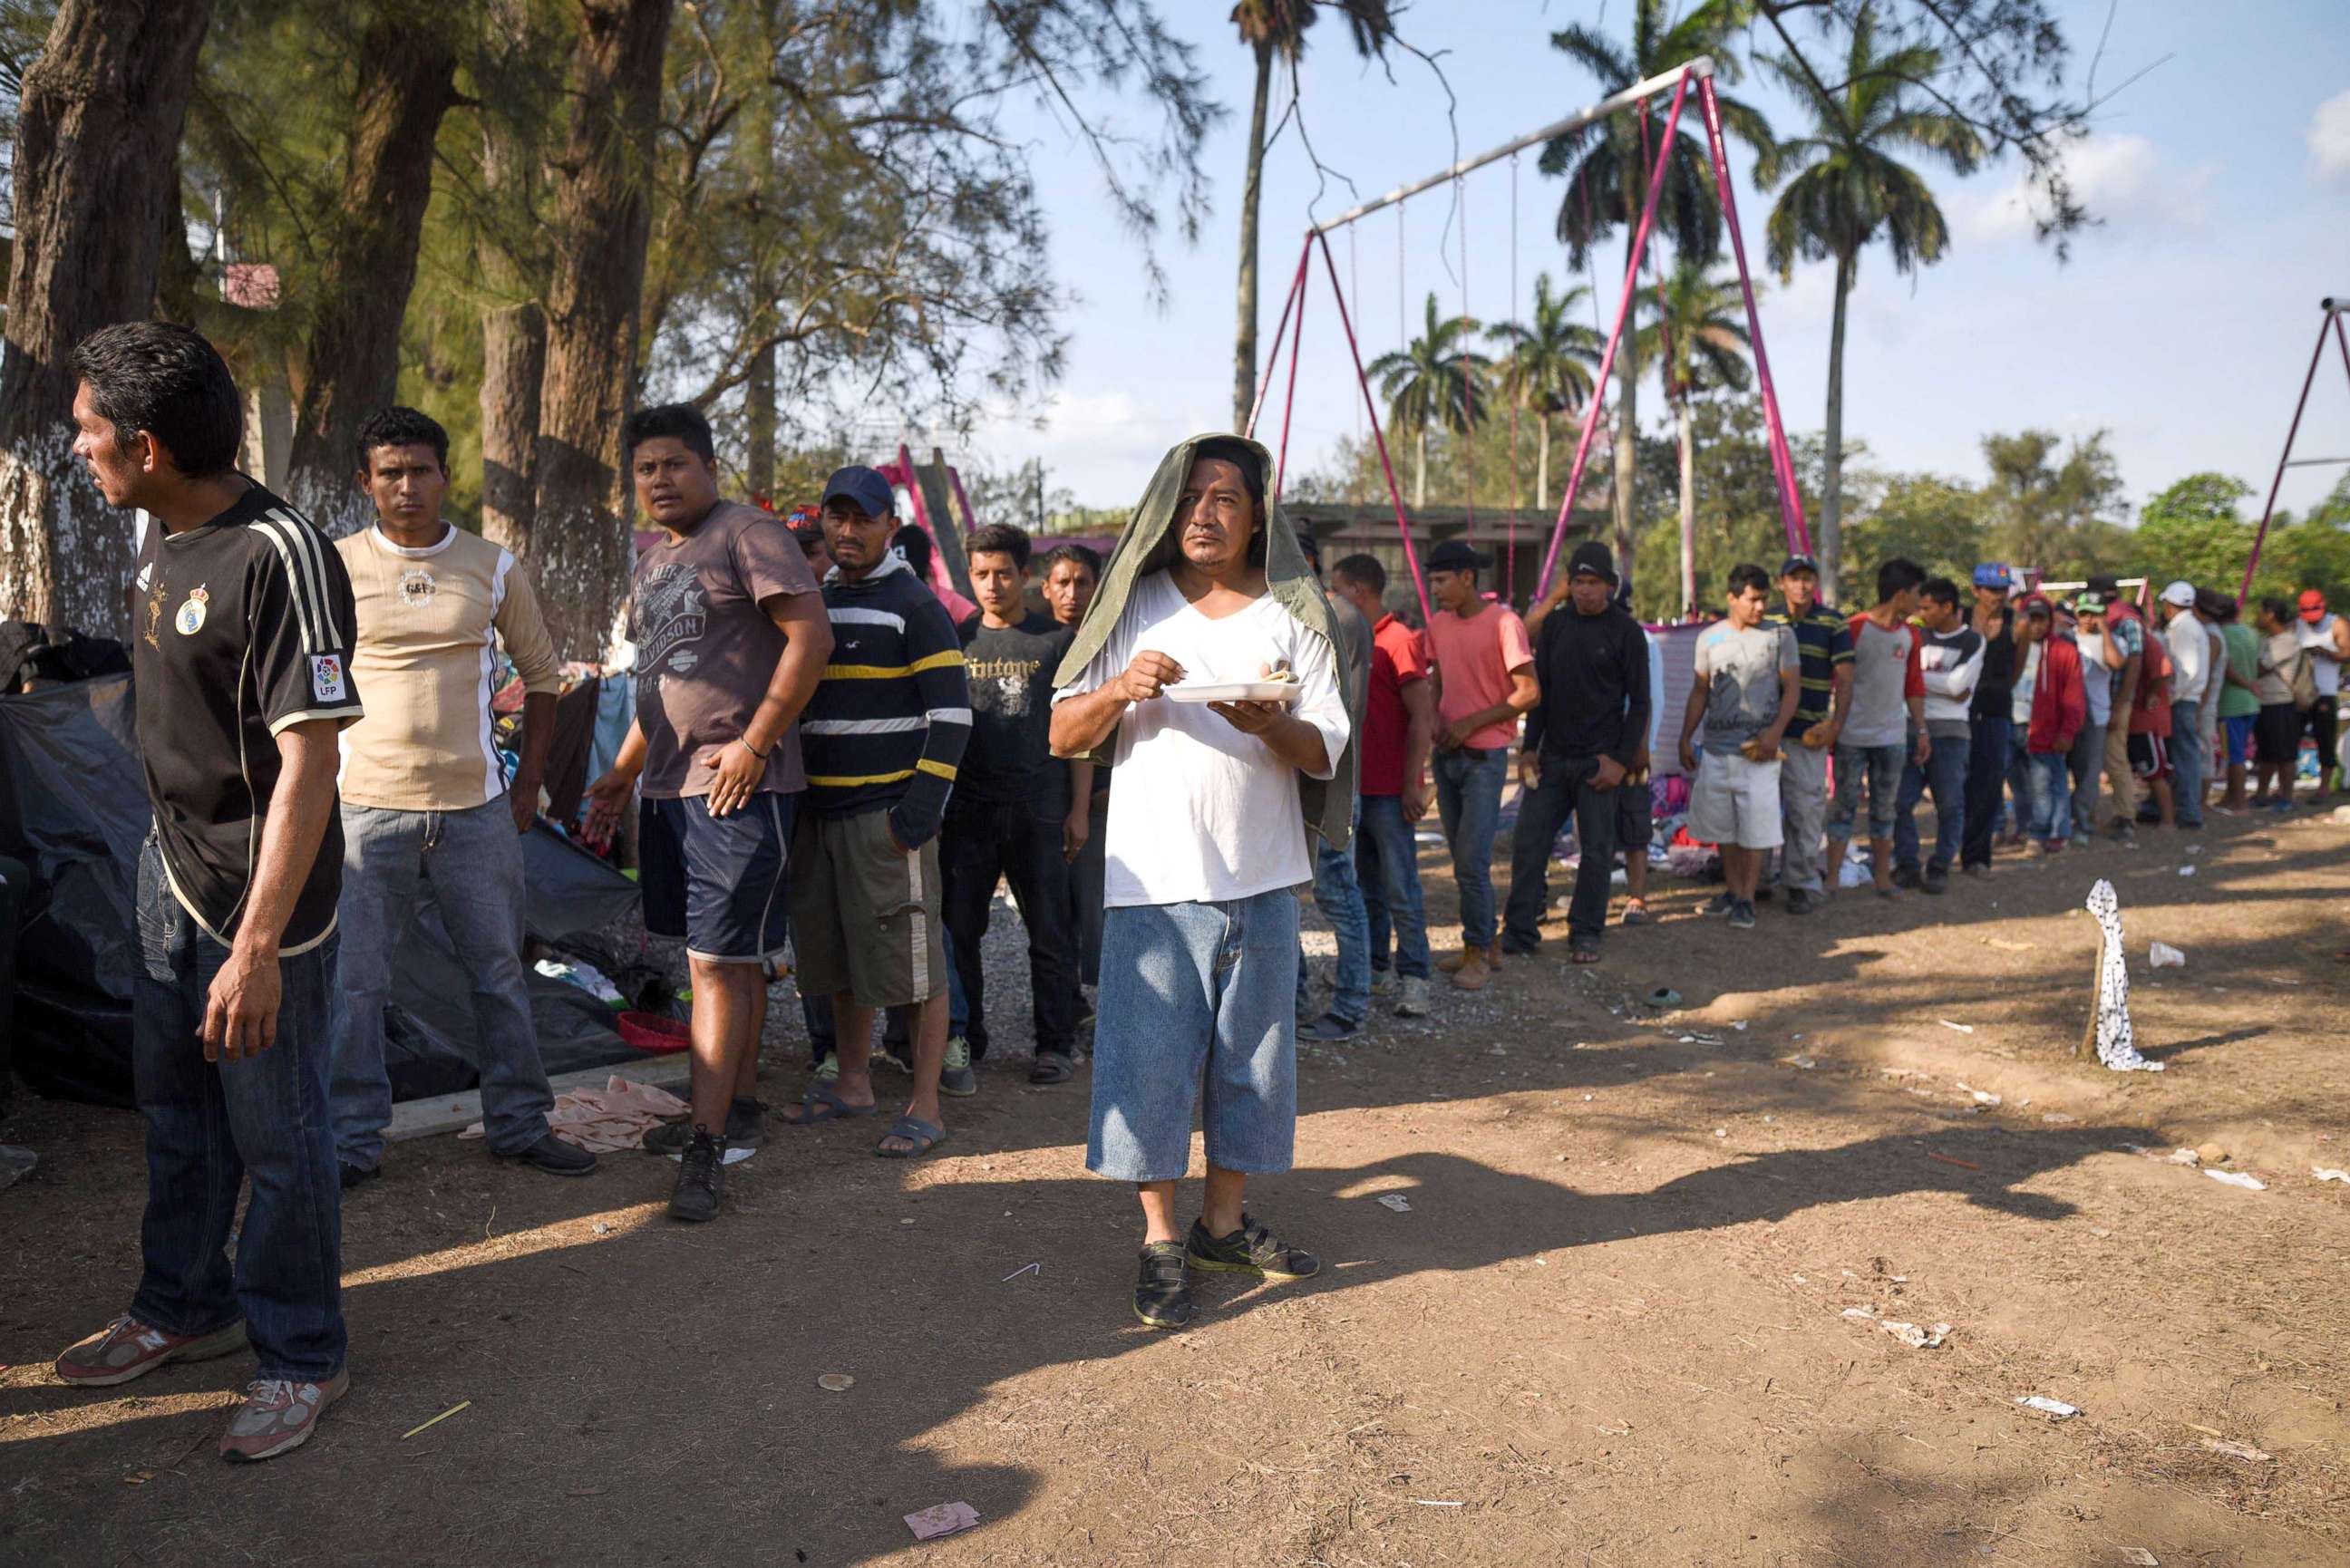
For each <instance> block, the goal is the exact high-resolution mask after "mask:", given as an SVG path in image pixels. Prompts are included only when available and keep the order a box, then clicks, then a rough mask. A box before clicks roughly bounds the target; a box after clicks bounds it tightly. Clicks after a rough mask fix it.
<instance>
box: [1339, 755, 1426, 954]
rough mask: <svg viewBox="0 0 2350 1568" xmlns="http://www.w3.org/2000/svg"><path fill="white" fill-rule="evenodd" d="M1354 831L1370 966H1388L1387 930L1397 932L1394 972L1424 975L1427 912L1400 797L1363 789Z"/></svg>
mask: <svg viewBox="0 0 2350 1568" xmlns="http://www.w3.org/2000/svg"><path fill="white" fill-rule="evenodd" d="M1359 812H1360V816H1361V820H1360V821H1359V822H1358V823H1357V825H1356V830H1355V885H1356V887H1357V888H1359V889H1360V890H1361V892H1362V895H1363V917H1364V922H1365V924H1366V925H1367V927H1368V928H1369V931H1370V966H1371V970H1372V971H1373V972H1374V973H1384V972H1386V971H1387V969H1388V930H1389V929H1390V927H1392V928H1393V930H1394V933H1395V938H1394V940H1395V971H1396V973H1398V974H1399V975H1402V976H1405V977H1407V978H1410V977H1413V976H1417V977H1418V978H1419V979H1421V980H1426V979H1427V978H1428V916H1427V911H1426V909H1425V908H1424V907H1423V905H1422V903H1421V899H1420V895H1419V840H1418V839H1417V838H1416V837H1415V836H1414V832H1413V828H1412V825H1411V824H1410V823H1409V822H1406V821H1405V820H1404V815H1403V801H1402V799H1401V798H1400V797H1399V796H1396V795H1391V794H1367V795H1365V796H1364V797H1363V799H1362V804H1361V806H1360V807H1359Z"/></svg>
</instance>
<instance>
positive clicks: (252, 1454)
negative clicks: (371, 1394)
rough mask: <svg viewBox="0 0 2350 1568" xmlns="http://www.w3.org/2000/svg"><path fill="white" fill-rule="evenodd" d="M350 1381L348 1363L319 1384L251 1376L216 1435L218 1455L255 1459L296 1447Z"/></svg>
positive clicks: (235, 1459) (272, 1456) (233, 1460)
mask: <svg viewBox="0 0 2350 1568" xmlns="http://www.w3.org/2000/svg"><path fill="white" fill-rule="evenodd" d="M350 1386H351V1375H350V1372H349V1370H348V1368H347V1369H345V1370H343V1371H341V1372H338V1373H336V1374H335V1375H334V1376H332V1377H330V1378H328V1380H327V1381H326V1382H324V1383H295V1382H290V1381H288V1380H287V1379H286V1378H283V1377H256V1378H255V1379H254V1380H253V1381H252V1382H251V1383H248V1384H246V1385H245V1388H244V1408H243V1409H242V1410H239V1411H238V1412H237V1413H236V1415H235V1416H234V1417H232V1418H231V1419H230V1421H229V1424H228V1430H227V1431H225V1432H224V1433H222V1434H221V1445H220V1452H221V1458H223V1459H226V1460H228V1461H229V1462H230V1463H231V1464H255V1463H257V1462H259V1461H260V1460H262V1459H276V1457H277V1456H278V1455H280V1454H282V1453H285V1452H286V1451H287V1450H289V1449H298V1448H300V1447H301V1446H302V1445H303V1444H305V1443H307V1442H308V1441H309V1440H310V1433H311V1431H312V1430H313V1429H314V1428H316V1427H317V1424H318V1417H321V1416H323V1415H325V1414H326V1413H327V1407H328V1406H329V1405H331V1404H333V1403H334V1402H335V1401H336V1400H338V1399H339V1398H341V1397H343V1396H344V1395H345V1394H347V1393H348V1392H349V1391H350Z"/></svg>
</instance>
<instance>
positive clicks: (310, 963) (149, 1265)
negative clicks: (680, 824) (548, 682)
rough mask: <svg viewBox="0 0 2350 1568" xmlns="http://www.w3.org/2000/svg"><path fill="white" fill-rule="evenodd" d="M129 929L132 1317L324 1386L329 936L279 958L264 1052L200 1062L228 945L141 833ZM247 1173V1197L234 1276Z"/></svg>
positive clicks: (335, 1323) (339, 1327)
mask: <svg viewBox="0 0 2350 1568" xmlns="http://www.w3.org/2000/svg"><path fill="white" fill-rule="evenodd" d="M506 826H507V829H508V830H509V831H512V829H513V826H514V825H513V823H511V822H509V823H508V824H507V825H506ZM138 920H139V958H140V965H139V978H138V982H137V984H136V985H135V987H134V988H133V991H132V996H131V1014H130V1018H131V1023H130V1035H131V1079H132V1084H133V1092H134V1096H135V1097H136V1098H137V1100H138V1103H139V1111H140V1115H141V1116H145V1117H146V1119H147V1215H146V1219H145V1220H144V1221H143V1222H142V1224H141V1226H140V1251H141V1253H142V1256H143V1258H144V1262H145V1268H144V1270H143V1272H141V1273H140V1279H139V1293H138V1295H137V1296H135V1297H133V1298H132V1300H131V1303H130V1312H131V1315H132V1316H134V1317H136V1318H137V1319H139V1321H140V1322H141V1323H143V1324H149V1325H150V1326H151V1327H155V1328H160V1329H161V1330H162V1331H163V1332H164V1333H166V1334H210V1333H212V1332H213V1330H215V1329H220V1328H225V1327H226V1326H228V1325H229V1324H233V1323H234V1322H235V1321H236V1320H237V1319H238V1317H239V1316H242V1317H243V1318H244V1327H245V1334H246V1336H247V1337H248V1338H249V1339H251V1340H252V1342H253V1348H254V1350H255V1354H256V1355H258V1357H259V1360H260V1369H259V1372H258V1374H257V1375H258V1376H262V1377H282V1378H286V1379H289V1380H292V1381H295V1382H303V1383H320V1382H324V1381H326V1380H327V1379H328V1378H330V1377H332V1376H334V1375H335V1374H336V1373H338V1372H339V1371H341V1370H342V1367H343V1355H344V1351H345V1348H346V1344H347V1341H346V1336H345V1334H344V1331H343V1297H342V1278H343V1218H342V1216H343V1209H342V1189H341V1186H340V1182H339V1180H338V1178H337V1176H336V1174H335V1137H334V1132H333V1129H332V1128H330V1127H328V1122H327V1060H328V1055H329V1054H330V1043H329V1040H328V1003H327V996H328V992H329V991H330V990H332V989H333V986H334V979H335V946H336V939H335V938H334V937H332V936H329V937H328V939H327V940H325V941H323V942H321V943H319V944H318V945H317V947H314V948H312V949H310V950H308V951H307V952H304V953H298V954H296V955H294V956H293V957H290V958H283V959H280V960H279V961H278V964H277V974H278V980H279V981H280V983H281V985H282V986H283V988H284V989H283V992H282V994H281V996H280V999H279V1002H278V1005H277V1043H276V1044H275V1045H272V1046H271V1047H270V1048H269V1049H268V1050H266V1051H264V1052H262V1053H261V1054H259V1055H257V1056H248V1057H245V1058H244V1060H242V1061H235V1062H229V1061H222V1062H207V1061H205V1060H204V1048H203V1040H202V1038H201V1035H202V1033H203V1020H204V1006H205V1002H206V1000H207V998H208V997H209V996H210V994H211V991H212V983H213V977H214V976H216V975H217V974H219V973H220V971H221V966H222V964H223V963H224V962H225V961H227V959H228V949H226V948H224V947H223V946H221V944H220V943H218V942H216V941H214V940H213V939H212V938H210V937H208V936H206V935H204V933H203V929H202V928H201V927H199V926H198V925H197V924H196V922H195V920H194V919H193V918H192V916H190V915H189V914H188V912H187V911H186V910H185V909H182V908H181V907H180V905H179V902H178V900H177V899H175V898H172V893H171V889H170V888H169V887H168V886H167V885H166V884H165V881H164V877H163V861H162V852H161V850H159V849H157V848H156V846H155V841H154V840H153V839H149V840H148V841H147V846H146V848H145V850H144V851H143V852H141V854H140V857H139V909H138ZM248 1176H249V1177H251V1178H252V1179H253V1201H252V1202H251V1204H249V1205H248V1206H247V1207H246V1210H245V1214H244V1229H243V1231H242V1232H241V1233H239V1234H238V1236H237V1242H236V1263H235V1266H234V1271H233V1272H232V1270H231V1267H230V1263H229V1260H228V1254H227V1248H228V1243H229V1237H230V1235H231V1233H232V1231H234V1230H235V1228H236V1198H237V1191H238V1189H240V1188H241V1187H242V1186H243V1185H244V1179H245V1178H247V1177H248Z"/></svg>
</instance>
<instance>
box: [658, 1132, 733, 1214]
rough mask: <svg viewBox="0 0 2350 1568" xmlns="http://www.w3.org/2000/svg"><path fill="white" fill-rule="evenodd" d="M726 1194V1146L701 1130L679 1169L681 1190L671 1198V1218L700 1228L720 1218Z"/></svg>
mask: <svg viewBox="0 0 2350 1568" xmlns="http://www.w3.org/2000/svg"><path fill="white" fill-rule="evenodd" d="M725 1192H726V1146H725V1144H724V1143H723V1142H721V1141H720V1140H718V1139H717V1138H714V1137H711V1136H710V1135H709V1134H708V1133H706V1132H703V1131H702V1129H701V1128H700V1127H696V1128H694V1130H693V1141H692V1142H691V1143H689V1144H688V1145H686V1147H685V1157H684V1158H682V1159H681V1160H680V1161H679V1163H678V1168H677V1190H676V1191H674V1192H672V1193H671V1194H670V1195H669V1217H670V1218H671V1219H672V1220H684V1221H686V1222H687V1223H688V1224H692V1225H698V1224H700V1223H702V1221H703V1220H715V1219H717V1218H718V1200H719V1199H720V1198H722V1197H723V1196H724V1195H725Z"/></svg>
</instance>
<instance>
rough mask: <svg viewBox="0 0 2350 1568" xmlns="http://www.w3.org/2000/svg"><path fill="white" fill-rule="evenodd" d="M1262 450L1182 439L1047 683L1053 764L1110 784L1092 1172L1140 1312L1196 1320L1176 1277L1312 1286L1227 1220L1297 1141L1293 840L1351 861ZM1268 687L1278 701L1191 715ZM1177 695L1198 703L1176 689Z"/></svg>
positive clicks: (1171, 1323) (1308, 864) (1301, 583)
mask: <svg viewBox="0 0 2350 1568" xmlns="http://www.w3.org/2000/svg"><path fill="white" fill-rule="evenodd" d="M1268 458H1269V454H1268V453H1267V452H1265V450H1264V448H1263V447H1262V446H1259V445H1257V444H1256V443H1255V442H1253V441H1242V440H1239V439H1236V438H1233V437H1230V436H1222V437H1196V438H1194V439H1193V440H1191V441H1186V442H1184V443H1183V444H1181V445H1180V446H1179V447H1177V448H1176V449H1175V450H1174V451H1173V452H1170V453H1169V454H1168V456H1167V458H1166V460H1165V461H1164V462H1161V463H1160V465H1159V472H1158V474H1157V476H1156V477H1154V478H1153V479H1152V481H1151V484H1150V488H1149V490H1148V491H1147V492H1145V493H1144V495H1143V499H1142V504H1141V505H1140V506H1139V507H1138V508H1137V509H1136V513H1135V518H1134V521H1133V523H1132V524H1129V525H1128V528H1127V530H1126V532H1125V534H1124V535H1122V536H1121V537H1120V538H1119V540H1118V549H1117V551H1116V553H1115V554H1114V555H1113V556H1111V558H1110V562H1109V566H1108V567H1107V570H1106V572H1105V574H1104V577H1103V582H1102V586H1101V589H1100V591H1099V593H1098V594H1097V596H1096V597H1095V599H1094V602H1093V604H1092V606H1091V607H1089V608H1088V609H1087V614H1086V618H1085V620H1084V621H1083V622H1082V623H1081V624H1080V625H1079V627H1078V630H1077V638H1076V643H1075V645H1074V646H1073V647H1072V648H1071V649H1070V650H1069V654H1068V657H1067V659H1066V661H1065V662H1064V663H1063V665H1062V667H1061V673H1060V680H1059V691H1057V692H1056V693H1055V697H1054V711H1053V734H1052V739H1053V750H1054V752H1055V754H1057V755H1061V756H1067V757H1076V756H1083V755H1087V754H1089V753H1090V754H1096V755H1097V758H1099V754H1100V753H1107V757H1106V758H1100V759H1099V760H1107V761H1109V762H1112V763H1115V764H1116V766H1117V768H1118V788H1117V789H1116V790H1115V791H1113V792H1112V793H1111V795H1110V808H1109V822H1108V831H1107V844H1106V875H1105V878H1104V895H1103V903H1104V905H1105V906H1106V908H1105V909H1104V912H1103V919H1102V967H1101V990H1100V992H1099V994H1098V996H1097V1000H1096V1002H1095V1012H1096V1015H1097V1024H1096V1027H1095V1034H1094V1075H1093V1076H1094V1095H1093V1117H1092V1126H1091V1127H1090V1129H1089V1132H1088V1135H1087V1147H1086V1165H1087V1168H1088V1169H1091V1170H1093V1171H1095V1172H1097V1173H1098V1174H1100V1175H1103V1176H1107V1177H1109V1178H1111V1179H1116V1180H1121V1181H1131V1182H1134V1183H1135V1184H1136V1185H1137V1186H1138V1188H1139V1195H1140V1198H1141V1200H1142V1216H1143V1225H1144V1233H1143V1247H1142V1256H1141V1268H1140V1274H1139V1279H1138V1281H1137V1282H1136V1285H1135V1291H1134V1311H1135V1315H1136V1316H1137V1317H1139V1319H1141V1321H1142V1322H1143V1323H1145V1324H1149V1326H1150V1327H1153V1328H1180V1327H1182V1326H1183V1325H1184V1324H1187V1323H1189V1322H1190V1321H1191V1316H1192V1310H1193V1309H1192V1302H1191V1287H1190V1284H1189V1282H1188V1279H1187V1275H1186V1269H1187V1265H1188V1267H1190V1268H1200V1269H1209V1270H1215V1271H1221V1272H1232V1273H1245V1274H1254V1275H1257V1276H1258V1277H1260V1278H1263V1279H1269V1280H1295V1279H1303V1278H1305V1277H1306V1276H1307V1275H1310V1274H1313V1273H1315V1272H1318V1271H1319V1270H1320V1268H1321V1263H1320V1261H1319V1260H1317V1259H1316V1258H1315V1256H1314V1255H1313V1254H1312V1253H1311V1252H1306V1251H1300V1250H1298V1249H1296V1248H1294V1247H1289V1246H1285V1245H1284V1244H1283V1243H1282V1242H1281V1241H1277V1240H1275V1239H1274V1235H1273V1233H1272V1232H1271V1231H1268V1230H1267V1229H1266V1228H1265V1227H1264V1226H1263V1225H1261V1224H1259V1223H1257V1222H1256V1221H1255V1220H1253V1219H1252V1218H1251V1217H1250V1216H1249V1215H1248V1214H1247V1213H1246V1212H1245V1210H1243V1206H1242V1197H1243V1189H1244V1187H1245V1185H1246V1182H1247V1179H1248V1178H1249V1177H1250V1176H1253V1175H1260V1174H1271V1173H1276V1172H1280V1171H1284V1170H1287V1169H1288V1168H1289V1167H1290V1163H1291V1159H1292V1157H1293V1154H1294V1151H1295V1143H1296V1130H1297V1040H1296V1021H1295V994H1296V989H1297V898H1296V894H1295V889H1297V888H1300V887H1302V886H1305V885H1306V884H1309V883H1311V882H1312V881H1313V879H1314V854H1313V849H1312V847H1311V846H1309V844H1308V842H1307V837H1308V834H1309V832H1319V833H1320V834H1321V835H1322V836H1323V837H1324V838H1325V839H1326V840H1327V841H1329V842H1330V843H1331V844H1332V845H1333V846H1334V847H1337V848H1344V847H1345V846H1346V845H1347V835H1348V831H1349V824H1350V822H1351V819H1352V815H1353V805H1352V801H1351V800H1350V799H1349V798H1348V791H1347V788H1346V786H1345V785H1344V784H1339V785H1338V787H1336V789H1332V790H1325V789H1321V788H1317V787H1314V786H1313V785H1312V784H1310V783H1309V782H1308V781H1315V780H1319V781H1330V780H1332V779H1334V778H1337V777H1338V776H1339V763H1341V761H1342V760H1343V758H1344V756H1345V753H1346V750H1347V737H1348V724H1347V706H1346V701H1345V699H1344V695H1343V693H1342V692H1341V691H1340V689H1339V682H1338V676H1337V663H1336V657H1335V655H1334V651H1333V649H1334V648H1335V646H1336V644H1335V634H1336V628H1335V626H1334V623H1333V622H1332V619H1331V616H1330V607H1329V602H1328V600H1327V599H1326V598H1325V597H1323V595H1322V592H1321V589H1320V587H1319V586H1318V585H1317V584H1315V580H1314V578H1313V576H1312V575H1311V573H1310V572H1308V571H1307V569H1306V566H1305V558H1304V556H1303V555H1302V553H1301V552H1300V550H1299V548H1298V545H1297V541H1296V538H1295V535H1293V534H1292V533H1291V532H1290V530H1289V527H1288V524H1286V523H1285V522H1284V520H1283V519H1282V517H1281V514H1280V512H1279V511H1278V509H1277V508H1273V507H1269V506H1268V505H1267V504H1266V500H1265V483H1264V481H1265V473H1266V471H1267V470H1268V469H1269V468H1270V467H1271V463H1270V462H1269V461H1268ZM1268 675H1271V676H1274V677H1275V678H1276V679H1279V680H1284V682H1285V683H1288V684H1293V685H1295V688H1296V693H1295V701H1190V700H1188V699H1189V697H1190V694H1191V691H1198V690H1199V689H1200V688H1201V687H1205V686H1210V685H1226V684H1231V683H1235V682H1242V681H1253V680H1262V679H1263V678H1265V677H1267V676H1268ZM1186 688H1189V689H1190V691H1186ZM1203 1098H1204V1102H1205V1107H1204V1108H1205V1115H1204V1118H1203V1120H1204V1125H1205V1130H1206V1134H1207V1155H1208V1174H1207V1191H1206V1195H1205V1198H1204V1200H1203V1202H1202V1205H1201V1217H1200V1219H1199V1220H1198V1221H1196V1222H1195V1223H1194V1224H1193V1225H1192V1227H1191V1234H1190V1236H1189V1238H1188V1240H1179V1239H1178V1237H1179V1235H1180V1232H1179V1231H1177V1230H1176V1229H1175V1184H1176V1182H1177V1181H1178V1180H1180V1179H1181V1178H1182V1176H1183V1175H1184V1174H1185V1172H1186V1170H1187V1169H1188V1168H1189V1165H1190V1161H1191V1118H1192V1114H1193V1109H1194V1107H1195V1106H1200V1105H1201V1102H1202V1099H1203Z"/></svg>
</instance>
